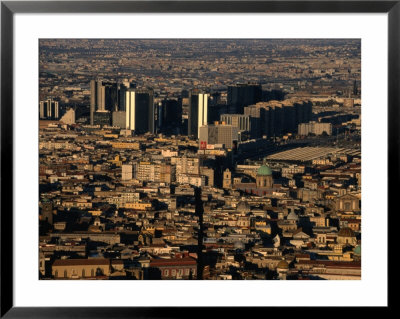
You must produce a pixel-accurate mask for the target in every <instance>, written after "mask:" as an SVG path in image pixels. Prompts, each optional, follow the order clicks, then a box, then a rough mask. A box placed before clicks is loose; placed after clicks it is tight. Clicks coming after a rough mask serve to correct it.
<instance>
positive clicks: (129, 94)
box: [125, 90, 135, 130]
mask: <svg viewBox="0 0 400 319" xmlns="http://www.w3.org/2000/svg"><path fill="white" fill-rule="evenodd" d="M125 111H126V129H127V130H135V91H132V90H128V91H126V93H125Z"/></svg>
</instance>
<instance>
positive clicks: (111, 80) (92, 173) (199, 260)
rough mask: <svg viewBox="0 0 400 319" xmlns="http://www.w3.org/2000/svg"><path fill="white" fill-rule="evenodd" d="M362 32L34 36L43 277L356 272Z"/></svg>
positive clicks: (340, 275)
mask: <svg viewBox="0 0 400 319" xmlns="http://www.w3.org/2000/svg"><path fill="white" fill-rule="evenodd" d="M360 50H361V42H360V41H359V40H352V39H342V40H341V39H326V40H323V39H308V40H307V39H304V40H300V39H298V40H294V39H274V40H267V39H265V40H262V39H259V40H246V39H242V40H239V39H238V40H228V39H197V40H189V39H187V40H173V39H158V40H122V39H120V40H117V39H115V40H111V39H109V40H84V39H43V40H40V50H39V51H40V52H39V60H40V61H39V63H40V65H39V72H40V73H39V278H40V279H63V280H67V279H103V280H107V279H110V280H111V279H118V280H122V279H127V280H132V279H144V280H152V279H204V280H226V279H271V280H289V279H291V280H310V279H315V280H318V279H344V280H349V279H361V208H360V207H361V83H360V80H361V53H360Z"/></svg>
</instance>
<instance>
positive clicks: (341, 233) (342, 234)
mask: <svg viewBox="0 0 400 319" xmlns="http://www.w3.org/2000/svg"><path fill="white" fill-rule="evenodd" d="M338 236H340V237H355V235H354V232H353V230H352V229H351V228H349V227H344V228H342V229H341V230H339V233H338Z"/></svg>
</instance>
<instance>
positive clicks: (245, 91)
mask: <svg viewBox="0 0 400 319" xmlns="http://www.w3.org/2000/svg"><path fill="white" fill-rule="evenodd" d="M261 99H262V88H261V85H260V84H256V83H247V84H242V83H239V84H236V85H232V86H228V105H229V106H230V109H231V110H232V111H233V112H234V113H236V114H243V109H244V107H245V106H248V105H252V104H255V103H257V102H260V101H261Z"/></svg>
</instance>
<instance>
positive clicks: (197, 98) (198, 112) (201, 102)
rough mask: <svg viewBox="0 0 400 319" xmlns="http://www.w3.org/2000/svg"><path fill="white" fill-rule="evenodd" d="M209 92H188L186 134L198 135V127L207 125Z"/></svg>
mask: <svg viewBox="0 0 400 319" xmlns="http://www.w3.org/2000/svg"><path fill="white" fill-rule="evenodd" d="M208 98H209V94H207V93H200V92H199V91H198V90H193V91H192V92H190V96H189V118H188V135H191V136H194V137H196V138H198V137H199V134H200V127H201V126H203V125H207V117H208Z"/></svg>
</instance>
